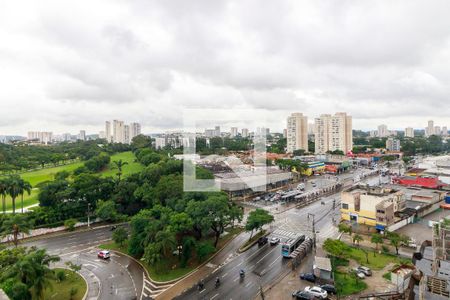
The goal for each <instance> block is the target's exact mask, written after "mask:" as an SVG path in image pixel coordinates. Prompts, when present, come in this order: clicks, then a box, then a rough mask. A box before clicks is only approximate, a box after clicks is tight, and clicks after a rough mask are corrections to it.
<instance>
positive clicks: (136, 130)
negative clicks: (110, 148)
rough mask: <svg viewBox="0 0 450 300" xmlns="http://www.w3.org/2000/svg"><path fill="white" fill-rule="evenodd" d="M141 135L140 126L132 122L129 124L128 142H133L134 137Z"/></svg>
mask: <svg viewBox="0 0 450 300" xmlns="http://www.w3.org/2000/svg"><path fill="white" fill-rule="evenodd" d="M140 134H141V124H139V123H136V122H133V123H130V142H131V141H132V140H133V138H134V137H135V136H138V135H140Z"/></svg>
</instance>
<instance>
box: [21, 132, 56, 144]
mask: <svg viewBox="0 0 450 300" xmlns="http://www.w3.org/2000/svg"><path fill="white" fill-rule="evenodd" d="M27 137H28V140H38V141H39V143H43V144H48V143H51V142H52V140H53V133H52V132H49V131H29V132H28V134H27Z"/></svg>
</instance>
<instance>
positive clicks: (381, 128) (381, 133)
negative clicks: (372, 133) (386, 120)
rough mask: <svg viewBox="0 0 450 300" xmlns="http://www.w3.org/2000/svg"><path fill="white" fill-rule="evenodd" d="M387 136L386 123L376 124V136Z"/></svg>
mask: <svg viewBox="0 0 450 300" xmlns="http://www.w3.org/2000/svg"><path fill="white" fill-rule="evenodd" d="M387 136H389V130H388V127H387V125H385V124H381V125H379V126H378V137H380V138H383V137H387Z"/></svg>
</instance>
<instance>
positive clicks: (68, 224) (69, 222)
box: [64, 219, 78, 231]
mask: <svg viewBox="0 0 450 300" xmlns="http://www.w3.org/2000/svg"><path fill="white" fill-rule="evenodd" d="M77 222H78V221H77V220H76V219H67V220H66V221H64V226H65V227H66V229H67V230H69V231H73V230H74V229H75V225H76V224H77Z"/></svg>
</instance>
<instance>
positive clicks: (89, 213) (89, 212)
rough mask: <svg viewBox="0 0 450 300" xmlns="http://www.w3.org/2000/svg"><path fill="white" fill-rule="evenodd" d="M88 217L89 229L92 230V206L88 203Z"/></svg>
mask: <svg viewBox="0 0 450 300" xmlns="http://www.w3.org/2000/svg"><path fill="white" fill-rule="evenodd" d="M87 217H88V219H87V225H88V228H91V204H90V203H88V210H87Z"/></svg>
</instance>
